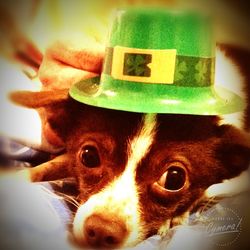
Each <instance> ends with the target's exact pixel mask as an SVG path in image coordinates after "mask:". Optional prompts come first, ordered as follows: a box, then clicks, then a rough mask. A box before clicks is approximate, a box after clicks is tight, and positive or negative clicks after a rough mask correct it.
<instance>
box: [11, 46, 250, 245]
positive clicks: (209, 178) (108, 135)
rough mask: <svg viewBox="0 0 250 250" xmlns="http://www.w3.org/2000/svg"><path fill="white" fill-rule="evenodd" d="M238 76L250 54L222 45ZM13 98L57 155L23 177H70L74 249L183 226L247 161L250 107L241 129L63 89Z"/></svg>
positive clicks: (205, 118)
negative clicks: (53, 141) (99, 101)
mask: <svg viewBox="0 0 250 250" xmlns="http://www.w3.org/2000/svg"><path fill="white" fill-rule="evenodd" d="M220 48H221V50H222V51H224V53H226V55H227V57H229V58H231V59H233V60H234V62H235V64H237V65H238V67H239V70H240V72H241V73H242V74H243V76H244V83H245V86H246V91H245V93H249V92H250V91H249V86H250V85H249V72H248V70H247V65H249V58H250V57H249V54H248V55H247V54H246V52H245V51H244V50H242V49H240V48H237V47H234V46H226V45H221V46H220ZM11 99H12V100H13V101H14V102H16V103H18V104H20V105H23V106H25V107H29V108H35V109H37V110H39V112H40V114H41V118H42V124H43V127H44V128H45V127H46V126H48V125H49V126H50V128H51V129H52V130H53V131H54V134H55V135H56V136H57V138H60V145H61V146H63V150H62V151H61V152H60V153H59V155H58V156H57V157H55V158H54V159H52V160H51V161H49V162H46V163H44V164H42V165H39V166H37V167H35V168H31V169H29V170H25V171H23V172H22V175H26V177H27V178H28V179H29V180H31V181H43V180H55V179H59V178H64V177H74V178H75V180H76V181H77V185H78V191H79V195H78V202H79V204H80V205H79V207H78V209H77V211H76V214H75V217H74V220H73V229H72V230H73V235H74V240H75V242H76V243H77V244H79V245H80V246H88V247H93V248H123V247H130V246H134V245H136V244H138V243H139V242H141V241H142V240H144V239H146V238H148V237H150V236H152V235H154V234H165V233H166V232H167V230H168V229H169V228H170V227H171V226H173V225H176V223H177V224H178V223H181V221H182V219H184V218H185V217H186V216H188V214H189V212H190V211H191V210H192V208H193V207H194V206H195V204H197V202H199V201H200V200H201V199H202V198H203V197H204V195H205V191H206V190H207V189H208V188H209V187H210V186H211V185H213V184H217V183H222V182H223V180H226V179H231V178H234V177H237V176H239V175H240V174H241V173H242V172H243V171H245V170H247V168H248V167H249V163H250V140H249V134H248V131H249V128H250V123H249V117H250V116H249V114H250V110H249V106H247V108H246V112H245V116H244V117H245V119H244V120H245V123H244V126H245V127H244V129H239V128H237V127H235V126H233V125H229V124H223V119H222V117H218V116H213V115H211V116H202V115H180V114H142V113H135V112H126V111H118V110H111V109H105V108H98V107H93V106H89V105H85V104H82V103H79V102H77V101H75V100H73V99H72V98H71V97H69V95H68V90H67V89H63V90H58V91H57V92H55V93H54V92H52V91H42V92H16V93H13V94H12V95H11Z"/></svg>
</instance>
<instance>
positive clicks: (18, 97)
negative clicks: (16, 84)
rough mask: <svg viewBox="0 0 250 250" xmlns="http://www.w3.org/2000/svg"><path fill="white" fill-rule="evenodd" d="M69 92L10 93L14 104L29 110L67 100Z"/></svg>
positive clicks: (61, 90) (62, 90)
mask: <svg viewBox="0 0 250 250" xmlns="http://www.w3.org/2000/svg"><path fill="white" fill-rule="evenodd" d="M68 91H69V90H68V89H59V90H56V91H41V92H32V91H17V92H12V93H10V95H9V98H10V99H11V100H12V101H13V102H14V103H16V104H18V105H21V106H24V107H27V108H41V107H46V106H49V105H52V104H56V103H60V102H63V101H65V100H67V99H68Z"/></svg>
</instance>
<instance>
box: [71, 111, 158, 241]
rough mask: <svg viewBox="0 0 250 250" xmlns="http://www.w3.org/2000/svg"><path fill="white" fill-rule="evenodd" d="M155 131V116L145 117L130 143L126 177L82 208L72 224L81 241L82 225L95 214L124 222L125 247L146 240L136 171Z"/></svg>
mask: <svg viewBox="0 0 250 250" xmlns="http://www.w3.org/2000/svg"><path fill="white" fill-rule="evenodd" d="M155 132H156V115H154V114H147V115H145V116H144V118H143V124H142V126H141V127H140V129H139V131H138V133H137V135H136V136H135V137H134V138H133V139H132V141H129V143H128V162H127V164H126V167H125V170H124V172H123V174H122V175H121V176H119V177H118V178H116V179H115V180H114V181H113V182H112V183H111V184H110V185H108V186H107V187H106V188H104V189H103V190H102V191H101V192H99V193H97V194H95V195H93V196H92V197H90V198H89V200H88V201H87V202H85V203H84V204H83V205H81V206H80V207H79V209H78V211H77V213H76V215H75V219H74V222H73V233H74V235H75V237H76V239H77V240H78V241H79V242H82V243H84V242H85V239H84V235H83V225H84V222H85V220H86V219H87V218H88V217H89V216H90V215H92V214H94V213H98V214H102V215H103V216H105V215H107V218H110V217H111V218H112V216H115V217H118V218H119V219H121V220H123V221H124V223H125V225H126V227H127V230H128V237H127V239H126V240H125V242H124V244H123V246H129V245H134V244H136V243H137V242H139V241H140V240H142V239H143V237H144V229H143V225H142V222H141V218H140V214H141V213H140V206H139V197H138V188H137V186H136V182H135V177H136V168H137V166H138V163H139V162H140V161H141V160H142V159H143V158H144V157H145V155H146V154H147V153H148V151H149V149H150V147H151V145H152V142H153V139H154V135H155Z"/></svg>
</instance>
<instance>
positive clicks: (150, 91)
mask: <svg viewBox="0 0 250 250" xmlns="http://www.w3.org/2000/svg"><path fill="white" fill-rule="evenodd" d="M214 68H215V42H214V39H213V35H212V22H211V20H210V18H209V17H208V16H205V15H202V14H199V13H193V12H185V11H173V10H166V9H138V8H137V9H128V10H124V11H120V12H118V14H117V16H116V18H115V20H114V22H113V26H112V29H111V33H110V37H109V42H108V45H107V48H106V53H105V59H104V65H103V72H102V74H101V77H100V78H99V77H95V78H91V79H88V80H83V81H80V82H77V83H76V84H74V85H73V86H72V87H71V89H70V92H69V93H70V96H71V97H72V98H74V99H75V100H77V101H79V102H82V103H85V104H88V105H93V106H97V107H103V108H109V109H117V110H125V111H132V112H141V113H176V114H197V115H220V114H228V113H233V112H237V111H240V110H242V109H243V108H244V103H243V101H242V99H241V98H240V97H239V96H237V95H236V94H234V93H232V92H230V91H229V90H226V89H224V88H221V87H216V88H215V86H214Z"/></svg>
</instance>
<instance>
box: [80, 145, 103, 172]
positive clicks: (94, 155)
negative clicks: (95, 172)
mask: <svg viewBox="0 0 250 250" xmlns="http://www.w3.org/2000/svg"><path fill="white" fill-rule="evenodd" d="M81 161H82V163H83V164H84V165H85V166H86V167H87V168H96V167H99V166H100V164H101V161H100V157H99V153H98V150H97V148H96V147H94V146H85V147H84V148H83V150H82V154H81Z"/></svg>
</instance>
